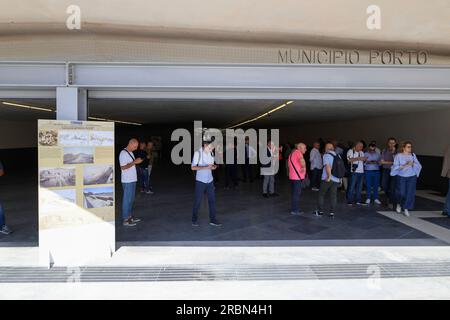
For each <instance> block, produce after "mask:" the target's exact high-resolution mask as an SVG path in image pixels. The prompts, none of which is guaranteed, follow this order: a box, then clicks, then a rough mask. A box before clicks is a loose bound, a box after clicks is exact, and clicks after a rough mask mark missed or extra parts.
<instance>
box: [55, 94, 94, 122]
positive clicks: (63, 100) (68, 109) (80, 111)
mask: <svg viewBox="0 0 450 320" xmlns="http://www.w3.org/2000/svg"><path fill="white" fill-rule="evenodd" d="M87 118H88V94H87V90H86V89H81V88H76V87H57V88H56V119H58V120H82V121H86V120H87Z"/></svg>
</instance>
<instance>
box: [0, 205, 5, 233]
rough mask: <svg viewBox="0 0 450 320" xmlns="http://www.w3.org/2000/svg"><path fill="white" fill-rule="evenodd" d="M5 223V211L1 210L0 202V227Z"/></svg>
mask: <svg viewBox="0 0 450 320" xmlns="http://www.w3.org/2000/svg"><path fill="white" fill-rule="evenodd" d="M4 225H5V213H4V211H3V206H2V204H1V203H0V229H1V228H2V227H3V226H4Z"/></svg>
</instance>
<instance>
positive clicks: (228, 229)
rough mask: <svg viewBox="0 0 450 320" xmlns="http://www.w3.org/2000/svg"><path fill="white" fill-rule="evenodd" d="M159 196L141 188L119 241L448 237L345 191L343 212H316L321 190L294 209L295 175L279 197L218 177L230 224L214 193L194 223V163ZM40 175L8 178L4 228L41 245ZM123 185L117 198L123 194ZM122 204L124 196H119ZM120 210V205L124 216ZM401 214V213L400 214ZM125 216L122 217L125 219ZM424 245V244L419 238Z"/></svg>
mask: <svg viewBox="0 0 450 320" xmlns="http://www.w3.org/2000/svg"><path fill="white" fill-rule="evenodd" d="M153 180H154V183H153V185H154V190H155V194H154V195H146V194H141V193H138V195H137V199H136V203H135V215H136V216H139V217H140V218H142V222H141V223H139V225H138V226H137V227H134V228H124V227H122V226H121V225H120V224H118V226H117V229H116V230H117V241H119V242H126V243H127V244H128V245H130V244H132V243H133V242H136V243H138V242H152V241H158V242H161V241H184V242H186V241H260V240H289V241H293V240H296V241H298V240H309V241H311V240H358V239H359V240H380V239H384V240H387V241H388V242H389V240H392V241H394V240H411V244H413V243H414V241H415V240H429V241H431V243H433V244H436V245H442V244H443V243H442V242H440V241H439V240H435V241H434V238H433V237H432V236H430V235H428V234H426V233H423V232H420V231H418V230H416V229H414V228H412V227H409V226H407V225H405V224H403V223H401V222H398V221H395V220H393V219H390V218H389V217H386V216H384V215H381V214H378V213H377V210H382V211H386V208H383V207H376V206H369V207H348V206H347V205H346V204H345V201H344V193H340V194H339V207H338V210H337V211H336V216H335V218H330V217H328V216H323V217H316V216H314V215H313V214H312V211H313V210H314V209H315V207H316V202H317V193H316V192H312V191H306V192H304V194H302V197H301V207H302V210H303V211H304V212H305V213H304V214H303V215H302V216H291V215H290V214H289V206H290V187H289V183H288V181H287V179H286V178H285V177H284V176H282V175H280V176H279V177H278V179H277V184H276V189H277V190H276V191H277V192H278V193H279V194H280V196H279V197H275V198H269V199H266V198H263V197H262V196H261V181H260V180H256V181H254V182H253V183H241V184H240V186H239V187H238V188H237V189H236V190H225V189H224V188H223V184H224V179H223V178H221V179H220V180H219V181H218V183H217V190H216V201H217V216H218V219H219V220H221V222H222V223H223V226H222V227H211V226H209V225H208V212H207V207H206V200H205V201H204V203H203V205H202V208H201V211H200V221H199V222H200V226H199V227H197V228H193V227H191V224H190V221H191V210H192V201H193V186H194V185H193V183H194V177H193V175H192V173H191V172H190V170H189V167H175V168H165V170H163V168H158V167H156V168H155V170H154V176H153ZM36 181H37V177H36V176H35V175H32V174H29V175H23V176H17V177H14V176H13V175H10V177H8V178H7V179H3V181H2V182H1V183H2V184H1V185H0V198H1V201H2V202H3V205H4V207H5V210H6V214H7V219H8V224H9V225H10V226H11V228H13V229H14V231H15V232H14V233H13V234H12V235H10V236H4V235H0V246H1V245H2V243H6V242H8V243H11V242H13V243H14V244H15V245H26V244H28V245H29V244H33V245H37V183H36ZM120 189H121V188H120V186H118V187H117V188H116V190H117V191H118V194H117V199H118V200H120V197H121V194H120V191H121V190H120ZM117 203H118V204H120V201H117ZM441 206H442V205H441V204H440V203H438V202H435V201H432V200H427V199H423V198H419V197H418V198H417V203H416V209H417V210H421V211H428V210H430V211H436V210H440V209H441ZM119 214H120V210H119V207H118V208H117V216H118V217H119ZM392 214H395V213H392ZM118 221H119V220H118ZM416 244H417V243H416Z"/></svg>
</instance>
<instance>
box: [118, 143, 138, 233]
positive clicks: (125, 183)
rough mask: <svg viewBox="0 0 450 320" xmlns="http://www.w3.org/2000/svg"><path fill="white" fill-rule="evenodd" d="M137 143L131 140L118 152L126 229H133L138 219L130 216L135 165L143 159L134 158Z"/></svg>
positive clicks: (134, 187)
mask: <svg viewBox="0 0 450 320" xmlns="http://www.w3.org/2000/svg"><path fill="white" fill-rule="evenodd" d="M138 145H139V142H138V141H137V140H136V139H131V140H130V141H129V142H128V145H127V147H126V148H125V149H123V150H122V151H120V154H119V163H120V169H121V172H122V175H121V182H122V188H123V200H122V220H123V225H124V226H126V227H133V226H135V225H136V223H137V222H139V221H141V220H140V219H137V218H134V217H133V216H132V215H131V210H132V208H133V203H134V197H135V194H136V184H137V172H136V165H139V164H141V163H142V161H143V159H141V158H135V157H134V155H133V151H135V150H136V149H137V148H138Z"/></svg>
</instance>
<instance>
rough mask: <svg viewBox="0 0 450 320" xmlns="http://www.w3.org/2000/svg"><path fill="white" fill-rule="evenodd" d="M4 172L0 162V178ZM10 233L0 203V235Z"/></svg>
mask: <svg viewBox="0 0 450 320" xmlns="http://www.w3.org/2000/svg"><path fill="white" fill-rule="evenodd" d="M4 174H5V170H4V169H3V164H2V162H1V161H0V177H2V176H4ZM11 232H12V231H11V229H9V228H8V226H7V225H6V224H5V212H4V211H3V206H2V204H1V202H0V233H3V234H10V233H11Z"/></svg>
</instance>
